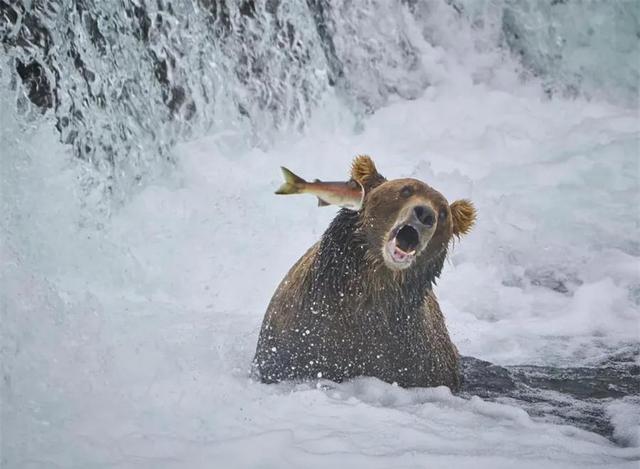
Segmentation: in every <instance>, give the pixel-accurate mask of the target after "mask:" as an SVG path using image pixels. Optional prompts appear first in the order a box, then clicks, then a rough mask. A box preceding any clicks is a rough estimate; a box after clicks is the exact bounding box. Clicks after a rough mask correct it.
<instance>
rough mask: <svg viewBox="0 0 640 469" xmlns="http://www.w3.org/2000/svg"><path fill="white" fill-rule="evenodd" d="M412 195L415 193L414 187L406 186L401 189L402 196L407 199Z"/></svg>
mask: <svg viewBox="0 0 640 469" xmlns="http://www.w3.org/2000/svg"><path fill="white" fill-rule="evenodd" d="M412 195H413V187H411V186H404V187H403V188H402V189H400V196H401V197H404V198H405V199H406V198H407V197H411V196H412Z"/></svg>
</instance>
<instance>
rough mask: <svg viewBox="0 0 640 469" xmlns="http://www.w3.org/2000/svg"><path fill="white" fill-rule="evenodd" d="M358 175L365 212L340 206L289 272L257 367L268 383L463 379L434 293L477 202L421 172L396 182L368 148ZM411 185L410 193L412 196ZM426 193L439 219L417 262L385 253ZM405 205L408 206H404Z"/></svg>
mask: <svg viewBox="0 0 640 469" xmlns="http://www.w3.org/2000/svg"><path fill="white" fill-rule="evenodd" d="M351 175H352V178H353V179H354V180H357V181H358V182H360V183H361V184H362V186H363V187H364V188H365V191H366V196H365V200H364V204H363V207H362V208H361V210H359V211H357V212H356V211H351V210H347V209H343V210H341V211H340V212H339V213H338V215H337V216H336V217H335V218H334V220H333V221H332V223H331V224H330V226H329V228H328V229H327V230H326V231H325V233H324V234H323V235H322V238H321V239H320V241H318V242H317V243H316V244H314V245H313V246H312V247H311V248H310V249H309V250H308V251H307V253H306V254H305V255H304V256H302V258H300V260H298V262H297V263H296V264H295V265H294V266H293V267H292V268H291V270H290V271H289V272H288V273H287V275H286V277H285V278H284V279H283V280H282V282H281V283H280V285H279V287H278V289H277V290H276V292H275V294H274V295H273V298H272V299H271V302H270V304H269V307H268V309H267V312H266V314H265V318H264V321H263V324H262V330H261V332H260V337H259V340H258V346H257V350H256V355H255V358H254V369H255V371H256V372H257V374H258V375H259V377H260V379H261V380H262V381H263V382H267V383H272V382H278V381H282V380H302V379H315V378H320V377H321V378H326V379H329V380H332V381H336V382H340V381H343V380H345V379H348V378H352V377H356V376H374V377H377V378H379V379H381V380H384V381H386V382H389V383H397V384H398V385H400V386H404V387H411V386H439V385H446V386H449V387H450V388H451V389H453V390H455V389H458V388H459V386H460V374H459V356H458V352H457V349H456V347H455V346H454V345H453V343H452V342H451V339H450V338H449V333H448V331H447V327H446V324H445V321H444V317H443V315H442V313H441V311H440V307H439V305H438V301H437V299H436V297H435V295H434V293H433V285H434V284H435V281H436V279H437V278H438V277H439V275H440V273H441V271H442V267H443V264H444V261H445V259H446V256H447V249H448V248H449V245H450V244H451V241H452V239H453V237H454V236H458V237H459V236H460V235H462V234H465V233H467V232H468V231H469V230H470V229H471V227H472V225H473V223H474V221H475V209H474V208H473V205H472V204H471V203H470V202H468V201H465V200H462V201H457V202H454V203H453V204H451V205H449V204H448V203H447V201H446V199H445V198H444V197H443V196H442V195H441V194H440V193H438V192H437V191H435V190H434V189H432V188H430V187H429V186H427V185H426V184H424V183H423V182H421V181H417V180H415V179H398V180H392V181H387V180H386V179H385V178H384V177H382V176H381V175H380V174H379V173H378V172H377V170H376V168H375V165H374V164H373V161H372V160H371V159H370V158H369V157H366V156H361V157H358V158H356V160H355V162H354V165H353V168H352V173H351ZM407 194H408V195H407ZM416 201H418V202H424V203H426V204H428V206H429V207H433V209H434V210H435V213H437V214H438V216H437V223H436V224H435V225H436V226H434V227H433V228H432V230H431V231H430V232H429V233H430V236H431V237H430V239H429V240H428V244H426V245H425V246H426V247H424V248H423V249H422V251H420V252H419V253H417V255H416V256H417V257H416V258H415V260H414V261H413V263H412V264H411V265H410V266H409V267H406V268H405V267H402V268H400V269H396V268H392V267H394V266H393V265H392V266H391V267H390V266H389V265H388V262H387V261H386V260H385V259H384V256H383V255H382V252H383V249H385V243H386V242H388V239H389V236H390V234H389V233H391V230H392V228H393V226H394V223H396V224H397V219H398V217H399V216H400V215H399V214H400V213H401V211H402V210H404V212H406V211H407V210H409V209H413V205H411V204H416V203H418V202H416ZM404 212H403V213H404Z"/></svg>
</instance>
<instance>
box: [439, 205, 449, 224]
mask: <svg viewBox="0 0 640 469" xmlns="http://www.w3.org/2000/svg"><path fill="white" fill-rule="evenodd" d="M446 219H447V208H446V207H442V208H441V209H440V212H438V221H440V222H443V221H445V220H446Z"/></svg>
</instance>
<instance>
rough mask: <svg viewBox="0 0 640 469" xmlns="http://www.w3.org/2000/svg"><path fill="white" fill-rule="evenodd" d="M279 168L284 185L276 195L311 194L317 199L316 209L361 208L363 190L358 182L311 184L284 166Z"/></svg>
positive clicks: (316, 182) (319, 182) (317, 182)
mask: <svg viewBox="0 0 640 469" xmlns="http://www.w3.org/2000/svg"><path fill="white" fill-rule="evenodd" d="M280 168H281V169H282V175H283V176H284V184H282V185H281V186H280V188H279V189H278V190H277V191H276V194H282V195H290V194H312V195H315V196H316V197H317V198H318V207H324V206H327V205H338V206H340V207H344V208H349V209H351V210H360V208H361V207H362V201H363V199H364V188H363V187H362V184H360V183H359V182H358V181H355V180H353V179H351V180H349V181H346V182H345V181H331V182H326V181H320V180H319V179H315V180H314V181H313V182H307V181H305V180H304V179H302V178H301V177H300V176H297V175H296V174H294V173H292V172H291V171H289V170H288V169H287V168H285V167H284V166H281V167H280Z"/></svg>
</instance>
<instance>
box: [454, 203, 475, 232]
mask: <svg viewBox="0 0 640 469" xmlns="http://www.w3.org/2000/svg"><path fill="white" fill-rule="evenodd" d="M449 208H451V221H452V224H453V234H454V235H456V236H457V237H458V238H459V237H460V236H462V235H464V234H467V233H468V232H469V231H471V228H473V225H474V223H475V222H476V209H475V207H474V206H473V203H471V201H470V200H466V199H462V200H456V201H455V202H454V203H452V204H451V205H450V206H449Z"/></svg>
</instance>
